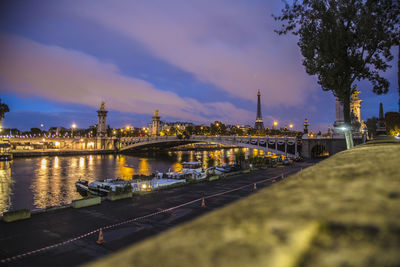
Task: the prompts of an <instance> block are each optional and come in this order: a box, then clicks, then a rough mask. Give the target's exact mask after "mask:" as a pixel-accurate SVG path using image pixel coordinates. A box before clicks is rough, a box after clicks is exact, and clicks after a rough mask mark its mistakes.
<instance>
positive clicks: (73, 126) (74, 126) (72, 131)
mask: <svg viewBox="0 0 400 267" xmlns="http://www.w3.org/2000/svg"><path fill="white" fill-rule="evenodd" d="M75 128H76V124H75V123H73V124H72V130H71V135H72V138H74V130H75Z"/></svg>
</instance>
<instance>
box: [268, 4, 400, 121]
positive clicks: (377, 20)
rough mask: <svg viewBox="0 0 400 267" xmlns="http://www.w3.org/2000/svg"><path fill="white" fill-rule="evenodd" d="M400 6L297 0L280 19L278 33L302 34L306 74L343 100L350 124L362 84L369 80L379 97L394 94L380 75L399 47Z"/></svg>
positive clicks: (283, 12)
mask: <svg viewBox="0 0 400 267" xmlns="http://www.w3.org/2000/svg"><path fill="white" fill-rule="evenodd" d="M399 6H400V4H399V2H398V1H393V0H300V1H298V0H295V1H294V3H293V4H292V5H289V4H286V5H285V8H284V9H282V15H281V16H274V17H275V19H276V20H278V21H282V22H284V23H283V25H282V28H281V30H278V31H276V32H277V33H279V34H280V35H281V34H287V33H288V32H291V33H293V34H294V35H297V36H299V42H298V45H299V47H300V50H301V53H302V55H303V57H304V59H303V65H304V66H305V69H306V72H307V73H308V74H310V75H317V77H318V84H319V85H320V86H321V87H322V89H323V90H324V91H332V92H333V94H334V96H336V97H338V98H339V100H340V101H341V102H342V103H343V109H344V119H345V122H346V123H347V124H349V125H350V122H351V118H350V96H351V94H352V93H353V90H354V83H355V82H356V81H360V80H363V79H368V80H369V81H370V82H371V83H372V85H373V92H374V93H376V94H382V93H386V92H387V91H388V88H389V82H388V81H387V80H386V79H385V78H384V77H382V76H381V75H380V71H383V72H384V71H386V70H387V69H388V68H389V67H390V65H389V64H388V62H389V61H391V60H392V59H393V55H392V53H391V51H390V48H391V47H392V46H394V45H398V44H399V28H400V27H399V21H400V15H399V14H400V8H399Z"/></svg>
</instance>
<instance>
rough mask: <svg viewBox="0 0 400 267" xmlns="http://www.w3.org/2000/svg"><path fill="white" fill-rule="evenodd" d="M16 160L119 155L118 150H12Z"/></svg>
mask: <svg viewBox="0 0 400 267" xmlns="http://www.w3.org/2000/svg"><path fill="white" fill-rule="evenodd" d="M10 153H11V154H12V155H13V157H14V158H26V157H43V156H80V155H103V154H104V155H107V154H117V153H118V151H116V150H101V149H90V150H60V149H45V150H12V151H11V152H10Z"/></svg>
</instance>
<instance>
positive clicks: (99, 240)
mask: <svg viewBox="0 0 400 267" xmlns="http://www.w3.org/2000/svg"><path fill="white" fill-rule="evenodd" d="M96 243H97V244H99V245H101V244H103V243H104V239H103V228H100V232H99V239H98V240H97V241H96Z"/></svg>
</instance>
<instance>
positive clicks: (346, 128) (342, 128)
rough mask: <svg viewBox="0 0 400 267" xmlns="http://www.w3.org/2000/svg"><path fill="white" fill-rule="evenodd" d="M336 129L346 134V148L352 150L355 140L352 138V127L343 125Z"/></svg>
mask: <svg viewBox="0 0 400 267" xmlns="http://www.w3.org/2000/svg"><path fill="white" fill-rule="evenodd" d="M336 129H338V130H339V131H342V132H344V136H345V138H346V147H347V149H350V148H352V147H354V143H353V138H352V135H351V127H349V126H348V125H346V124H343V125H341V126H339V127H337V128H336Z"/></svg>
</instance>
